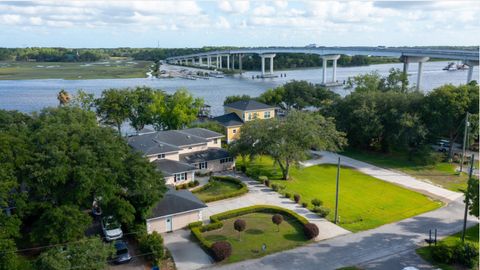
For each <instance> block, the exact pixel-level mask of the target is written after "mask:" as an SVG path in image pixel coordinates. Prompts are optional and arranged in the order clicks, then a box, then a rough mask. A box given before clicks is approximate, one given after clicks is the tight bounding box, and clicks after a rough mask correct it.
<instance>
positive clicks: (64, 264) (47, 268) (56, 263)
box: [35, 248, 72, 270]
mask: <svg viewBox="0 0 480 270" xmlns="http://www.w3.org/2000/svg"><path fill="white" fill-rule="evenodd" d="M71 267H72V265H71V264H70V261H69V259H68V254H67V252H66V251H63V250H61V248H51V249H49V250H47V251H45V252H42V254H40V256H39V257H38V258H37V260H36V262H35V269H37V270H63V269H70V268H71Z"/></svg>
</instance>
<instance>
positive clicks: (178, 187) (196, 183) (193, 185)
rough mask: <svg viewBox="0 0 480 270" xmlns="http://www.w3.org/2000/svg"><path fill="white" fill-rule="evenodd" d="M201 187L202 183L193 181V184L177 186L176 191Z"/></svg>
mask: <svg viewBox="0 0 480 270" xmlns="http://www.w3.org/2000/svg"><path fill="white" fill-rule="evenodd" d="M198 185H200V182H198V181H197V180H195V181H193V182H188V183H185V184H180V185H177V186H175V189H176V190H179V189H187V188H192V187H196V186H198Z"/></svg>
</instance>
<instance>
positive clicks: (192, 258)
mask: <svg viewBox="0 0 480 270" xmlns="http://www.w3.org/2000/svg"><path fill="white" fill-rule="evenodd" d="M163 239H164V242H165V246H166V247H167V248H168V250H170V252H171V253H172V256H173V260H174V261H175V265H176V266H177V269H180V270H192V269H198V268H201V267H205V266H208V265H211V264H212V262H213V260H212V258H210V256H208V255H207V253H205V251H203V249H202V248H201V247H200V245H199V244H197V243H196V241H195V239H194V237H193V236H192V235H191V233H190V230H188V229H185V230H178V231H175V232H172V233H166V234H164V235H163Z"/></svg>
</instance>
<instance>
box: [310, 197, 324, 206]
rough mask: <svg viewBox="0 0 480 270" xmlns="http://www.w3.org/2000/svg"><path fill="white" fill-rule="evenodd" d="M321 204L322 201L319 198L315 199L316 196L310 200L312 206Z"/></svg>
mask: <svg viewBox="0 0 480 270" xmlns="http://www.w3.org/2000/svg"><path fill="white" fill-rule="evenodd" d="M322 204H323V202H322V201H321V200H319V199H316V198H315V199H313V200H312V205H313V206H316V207H319V206H320V205H322Z"/></svg>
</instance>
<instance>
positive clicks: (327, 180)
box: [247, 156, 442, 232]
mask: <svg viewBox="0 0 480 270" xmlns="http://www.w3.org/2000/svg"><path fill="white" fill-rule="evenodd" d="M272 164H273V161H272V160H271V159H270V158H268V157H265V156H263V157H259V158H257V159H255V160H254V161H252V162H251V163H250V164H249V165H247V168H248V170H249V171H252V172H254V171H256V174H257V175H266V176H268V177H269V179H271V180H272V181H271V182H272V183H275V184H280V185H284V186H285V187H286V188H285V192H289V193H291V194H295V193H297V194H299V195H300V196H301V202H308V203H309V207H310V208H311V207H312V205H311V200H312V199H314V198H318V199H320V200H322V201H323V203H324V206H326V207H328V208H330V210H332V211H331V212H330V214H329V215H328V216H327V219H329V220H333V218H334V211H333V210H334V208H335V188H336V173H337V168H336V165H318V166H312V167H308V168H303V169H302V168H292V170H291V174H290V175H291V180H288V181H285V180H278V179H281V173H280V170H279V169H278V168H276V167H274V166H273V165H272ZM275 179H277V180H275ZM441 205H442V204H441V202H438V201H433V200H432V199H430V198H428V197H427V196H424V195H423V194H420V193H416V192H413V191H411V190H408V189H405V188H402V187H399V186H396V185H394V184H390V183H388V182H385V181H382V180H379V179H376V178H374V177H371V176H368V175H366V174H363V173H361V172H359V171H357V170H355V169H351V168H346V167H343V168H342V169H341V172H340V192H339V217H340V218H339V219H340V222H339V225H340V226H342V227H344V228H345V229H347V230H350V231H353V232H356V231H361V230H367V229H371V228H375V227H378V226H380V225H383V224H386V223H391V222H394V221H398V220H402V219H405V218H408V217H411V216H415V215H418V214H421V213H424V212H427V211H431V210H434V209H436V208H438V207H440V206H441Z"/></svg>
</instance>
